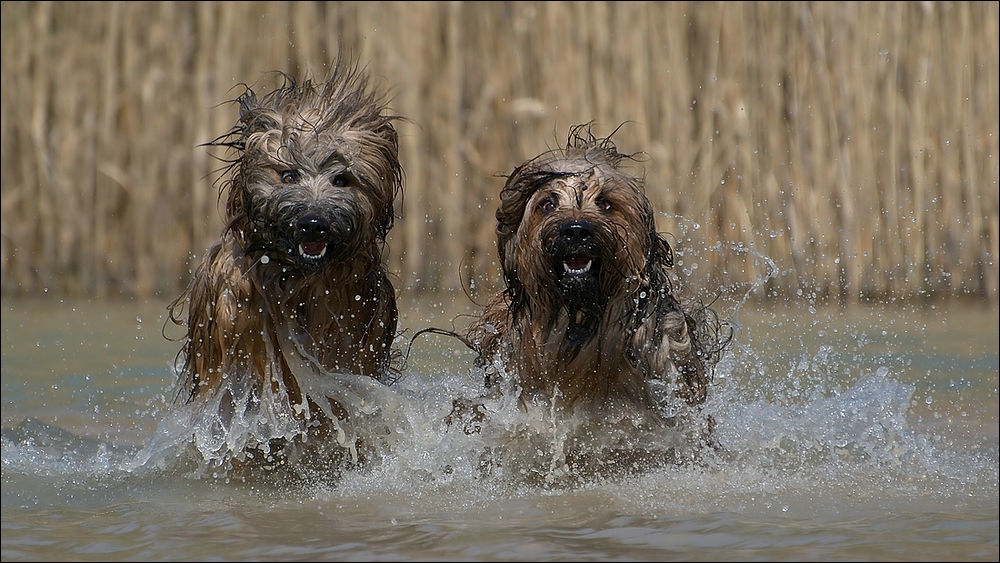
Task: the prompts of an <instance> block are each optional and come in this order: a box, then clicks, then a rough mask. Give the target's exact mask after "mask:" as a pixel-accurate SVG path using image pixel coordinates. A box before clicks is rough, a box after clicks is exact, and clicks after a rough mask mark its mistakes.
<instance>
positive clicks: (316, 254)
mask: <svg viewBox="0 0 1000 563" xmlns="http://www.w3.org/2000/svg"><path fill="white" fill-rule="evenodd" d="M326 248H327V245H326V243H325V242H318V241H317V242H307V241H302V242H300V243H299V256H301V257H302V258H305V259H306V260H319V259H320V258H322V257H323V256H325V255H326Z"/></svg>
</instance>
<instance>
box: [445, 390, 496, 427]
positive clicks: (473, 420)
mask: <svg viewBox="0 0 1000 563" xmlns="http://www.w3.org/2000/svg"><path fill="white" fill-rule="evenodd" d="M484 422H486V406H485V405H483V403H481V402H474V401H472V400H470V399H455V400H454V401H452V403H451V412H450V413H448V416H446V417H445V418H444V423H445V424H446V425H447V426H448V427H449V428H450V427H452V426H460V427H461V428H462V432H465V433H466V434H468V435H470V436H471V435H472V434H479V432H480V431H482V429H483V423H484Z"/></svg>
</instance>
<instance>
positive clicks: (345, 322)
mask: <svg viewBox="0 0 1000 563" xmlns="http://www.w3.org/2000/svg"><path fill="white" fill-rule="evenodd" d="M369 82H370V80H369V78H368V76H367V75H366V74H365V73H364V71H363V70H362V69H359V68H358V67H357V66H350V65H347V64H345V63H343V62H342V61H340V60H338V61H337V63H336V66H335V67H334V68H333V69H332V71H331V72H330V74H329V76H328V78H326V79H325V80H324V81H321V82H314V81H312V80H305V81H302V82H301V83H299V82H296V80H294V79H293V78H291V77H289V76H287V75H286V76H284V84H283V85H282V86H280V87H278V88H277V89H275V90H273V91H271V92H270V93H268V94H266V95H263V96H258V95H257V94H256V93H255V92H254V91H253V90H251V89H249V88H247V90H246V92H245V93H244V94H243V95H242V96H240V97H239V98H238V99H237V100H236V101H237V102H238V105H239V110H240V117H239V121H238V122H237V123H236V125H235V126H234V127H233V128H232V129H231V130H230V131H229V132H228V133H227V134H225V135H223V136H222V137H220V138H219V139H217V140H216V141H214V142H213V143H211V144H213V145H216V146H226V147H229V148H230V149H231V150H232V151H233V153H234V154H235V156H234V158H232V159H231V160H229V161H228V162H229V163H230V165H229V168H228V171H227V172H226V174H225V175H224V177H223V178H222V184H221V197H222V198H224V200H225V202H226V204H225V210H226V217H225V221H226V223H225V228H224V230H223V232H222V234H221V237H220V238H219V240H218V241H217V242H216V243H215V244H214V245H213V246H212V247H211V248H209V249H208V252H207V254H206V255H205V257H204V259H203V260H202V261H201V264H200V265H199V266H198V267H197V270H196V271H195V273H194V277H193V279H192V280H191V282H190V285H189V286H188V287H187V289H186V291H185V292H184V293H183V294H182V295H181V296H180V297H178V298H177V300H176V301H175V302H174V303H173V304H172V305H171V306H170V313H171V315H170V318H171V320H173V321H174V322H175V323H177V324H179V325H183V326H186V329H187V335H186V339H185V341H184V345H183V349H182V350H181V352H180V354H179V355H178V358H177V368H178V371H179V374H180V375H179V377H180V381H179V387H180V389H179V392H178V400H179V401H180V402H181V403H182V404H184V405H185V407H186V408H188V409H191V410H192V411H193V412H196V413H198V416H197V417H196V420H194V421H192V424H193V425H200V428H202V434H204V436H201V437H199V438H198V439H197V440H196V441H198V442H199V443H198V447H199V448H200V449H202V450H203V453H204V452H211V451H213V450H215V453H214V454H212V455H218V458H217V459H215V461H216V462H220V460H221V463H222V464H223V465H226V466H228V465H230V464H231V465H234V466H241V467H243V466H265V467H271V466H276V465H280V464H285V463H289V462H292V461H295V460H296V459H298V458H301V457H302V456H303V455H305V453H311V454H312V456H313V459H312V460H311V461H310V463H321V464H322V463H328V464H333V465H335V464H337V463H339V461H338V459H339V458H338V457H337V456H336V455H331V451H332V452H334V453H336V450H337V448H329V447H328V446H330V445H331V444H333V445H337V446H338V447H341V449H343V450H346V451H350V452H351V453H352V454H353V458H354V459H355V460H356V459H357V443H356V440H355V438H356V436H355V434H356V428H355V422H356V421H355V420H354V419H355V418H357V417H359V416H361V415H364V414H365V413H366V412H368V411H370V409H371V407H372V405H371V404H365V397H366V396H370V395H371V389H372V386H371V384H372V383H373V382H378V384H379V385H381V384H384V383H389V382H391V380H392V378H393V377H394V373H395V372H394V369H393V359H394V357H395V355H396V354H394V352H393V349H392V345H393V341H394V338H395V336H396V328H397V310H396V295H395V291H394V288H393V285H392V283H391V282H390V280H389V278H388V276H387V274H386V269H385V264H384V256H383V255H384V251H385V245H386V235H387V233H388V232H389V230H390V229H391V228H392V226H393V220H394V217H395V212H394V204H395V203H396V200H397V198H398V197H401V193H402V175H403V174H402V169H401V167H400V163H399V156H398V140H397V133H396V130H395V128H394V126H393V121H394V120H396V119H397V118H398V117H397V116H394V115H390V114H388V113H387V105H386V104H387V102H386V100H385V98H384V96H383V95H382V94H380V93H378V92H377V91H376V90H375V89H374V88H372V87H371V86H370V84H369ZM366 409H368V410H366ZM206 441H208V442H212V443H210V444H205V443H204V442H206ZM213 441H214V442H213ZM302 446H307V447H302Z"/></svg>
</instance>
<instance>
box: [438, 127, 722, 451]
mask: <svg viewBox="0 0 1000 563" xmlns="http://www.w3.org/2000/svg"><path fill="white" fill-rule="evenodd" d="M626 158H628V157H626V156H625V155H622V154H619V153H618V151H617V149H616V147H615V144H614V143H612V141H611V140H610V138H604V139H598V138H595V137H594V135H593V134H592V133H591V129H590V126H589V125H580V126H576V127H574V128H573V129H572V130H571V131H570V134H569V138H568V142H567V145H566V147H565V148H564V149H562V150H555V151H552V152H549V153H545V154H542V155H540V156H538V157H536V158H534V159H532V160H530V161H528V162H526V163H524V164H522V165H521V166H518V167H517V168H516V169H515V170H514V171H513V173H511V175H510V176H509V177H508V179H507V182H506V185H505V186H504V188H503V191H502V192H501V194H500V205H499V208H498V209H497V211H496V218H497V227H496V232H497V249H498V251H499V258H500V267H501V268H502V271H503V277H504V281H505V283H506V291H504V292H503V293H502V294H500V295H498V296H497V297H496V298H495V299H493V300H492V302H490V303H489V304H488V305H487V306H486V308H485V310H484V312H483V313H482V315H481V317H479V318H478V319H476V320H475V321H474V322H473V324H472V325H471V326H470V327H469V329H468V330H467V332H466V335H465V336H466V337H467V339H468V341H469V342H470V343H471V345H472V346H473V347H474V349H475V350H477V351H478V352H479V354H480V362H482V364H483V365H485V367H486V374H487V376H486V378H487V379H486V385H487V388H488V389H491V390H493V391H494V393H504V392H508V393H509V392H513V393H517V394H519V395H518V397H519V401H520V404H521V406H522V407H523V408H524V409H526V410H527V409H532V408H540V409H542V411H543V412H547V413H552V414H553V415H554V416H555V418H556V420H563V421H568V420H571V419H572V420H575V421H577V422H579V423H582V424H587V423H589V422H590V421H601V422H608V423H612V424H615V423H616V421H620V420H624V419H626V418H628V420H631V421H633V422H636V423H637V424H639V425H641V426H643V427H656V426H669V427H675V426H677V425H678V424H679V423H680V421H681V419H682V418H681V417H682V416H683V417H684V419H685V420H686V419H688V418H691V417H690V416H688V415H682V413H685V412H686V413H688V414H690V413H692V412H695V413H696V412H697V411H698V410H699V407H700V405H702V403H704V402H705V400H706V397H707V393H708V387H709V381H710V379H711V375H712V370H713V367H714V364H715V362H716V360H717V358H718V356H719V354H720V352H721V351H722V350H723V348H724V344H725V342H726V339H724V338H720V337H719V327H720V324H719V322H718V320H717V317H716V316H715V314H714V312H713V311H712V310H711V309H709V308H708V307H705V306H702V305H700V304H698V303H697V302H696V301H694V300H692V299H682V298H681V297H680V292H679V288H676V287H675V283H674V282H672V281H671V276H670V275H669V273H668V270H669V268H670V267H671V266H672V265H673V255H672V251H671V248H670V245H669V244H668V243H667V241H666V240H665V239H664V238H663V237H662V236H661V235H659V234H658V233H657V231H656V224H655V216H654V211H653V208H652V206H651V204H650V202H649V200H648V199H647V197H646V196H645V195H644V193H643V187H642V183H641V181H640V180H639V179H637V178H635V177H633V176H630V175H629V174H627V173H625V172H624V171H623V170H621V169H620V168H619V164H620V163H621V162H622V160H624V159H626ZM501 374H502V375H501ZM504 377H506V378H507V379H509V380H510V381H504ZM469 406H470V405H469V404H468V403H465V404H464V407H465V408H464V409H463V401H457V402H456V407H457V409H456V411H455V412H453V414H452V417H451V418H450V419H449V421H451V422H454V421H455V420H456V418H455V417H456V416H459V415H462V416H463V417H464V420H463V422H462V424H464V425H465V428H466V431H469V429H470V426H469V424H470V422H471V423H472V428H475V427H476V423H477V422H481V421H482V418H483V415H484V411H483V410H482V408H483V407H482V406H481V405H479V406H476V407H475V408H476V411H475V414H472V415H471V419H470V418H469V417H470V413H469V411H468V407H469ZM463 411H464V412H463ZM705 426H706V427H710V426H711V423H710V420H709V421H708V423H707V424H706V425H705ZM708 429H710V428H706V430H705V432H700V433H697V435H698V436H699V438H698V439H704V438H705V437H706V433H707V430H708Z"/></svg>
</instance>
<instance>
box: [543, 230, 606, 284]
mask: <svg viewBox="0 0 1000 563" xmlns="http://www.w3.org/2000/svg"><path fill="white" fill-rule="evenodd" d="M593 238H594V227H593V225H591V224H590V222H588V221H566V222H565V223H563V224H562V225H560V226H559V236H558V237H557V239H556V241H555V242H556V244H555V245H554V249H553V250H554V252H553V256H554V258H555V259H556V261H557V262H558V265H559V266H561V268H562V269H561V270H560V271H558V272H557V273H558V274H559V275H560V276H582V275H586V274H590V273H591V270H592V268H593V267H594V265H595V264H594V261H595V258H596V252H595V249H594V242H593Z"/></svg>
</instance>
